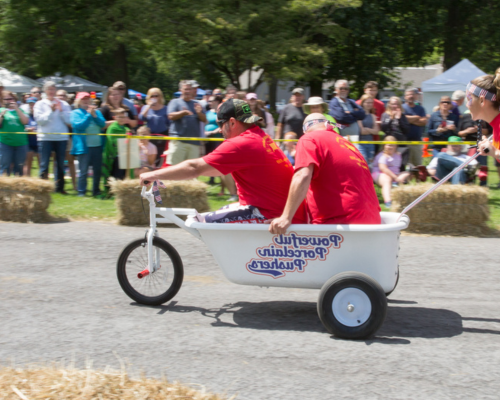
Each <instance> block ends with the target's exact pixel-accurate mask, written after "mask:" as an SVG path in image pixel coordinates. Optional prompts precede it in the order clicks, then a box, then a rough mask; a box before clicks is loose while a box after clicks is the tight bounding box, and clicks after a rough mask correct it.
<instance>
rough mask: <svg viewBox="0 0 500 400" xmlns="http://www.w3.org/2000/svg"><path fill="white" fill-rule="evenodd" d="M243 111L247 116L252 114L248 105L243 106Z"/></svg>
mask: <svg viewBox="0 0 500 400" xmlns="http://www.w3.org/2000/svg"><path fill="white" fill-rule="evenodd" d="M241 109H242V110H243V112H244V113H245V114H251V113H252V112H251V111H250V106H249V105H248V104H246V103H245V104H242V105H241Z"/></svg>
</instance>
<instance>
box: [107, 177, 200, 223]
mask: <svg viewBox="0 0 500 400" xmlns="http://www.w3.org/2000/svg"><path fill="white" fill-rule="evenodd" d="M139 182H140V181H139V179H134V180H125V181H118V180H114V181H110V185H111V190H112V192H113V193H114V194H115V197H116V207H117V209H118V223H119V224H120V225H148V224H149V205H148V202H147V201H146V200H145V199H142V198H141V195H140V194H141V188H140V186H139ZM163 183H164V184H165V186H166V189H163V188H161V189H160V193H161V198H162V202H163V204H162V205H161V207H169V208H174V207H175V208H194V209H196V210H197V211H198V212H200V213H201V212H205V211H208V210H209V206H208V198H207V187H208V186H207V185H206V184H205V183H203V182H200V181H198V180H196V179H192V180H188V181H164V182H163ZM141 200H142V202H143V205H144V210H145V211H146V212H145V213H144V211H143V208H142V205H141Z"/></svg>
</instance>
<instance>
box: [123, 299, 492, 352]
mask: <svg viewBox="0 0 500 400" xmlns="http://www.w3.org/2000/svg"><path fill="white" fill-rule="evenodd" d="M412 303H414V302H410V301H408V302H407V301H402V300H390V303H389V307H388V309H387V316H386V319H385V322H384V324H383V325H382V327H381V328H380V330H379V331H378V332H377V335H376V336H375V337H374V338H373V339H370V340H367V341H365V342H366V344H368V345H369V344H372V343H385V344H409V343H410V341H409V340H408V339H411V338H425V339H440V338H450V337H453V336H458V335H461V334H462V333H463V332H470V333H489V334H498V335H500V330H492V329H475V328H464V327H463V324H462V321H464V320H465V321H469V320H473V321H479V322H481V321H482V322H484V321H486V322H497V323H500V319H487V318H462V316H461V315H460V314H458V313H456V312H454V311H450V310H445V309H436V308H425V307H412V306H409V307H405V306H391V305H390V304H412ZM131 304H132V305H135V306H139V307H146V306H142V305H139V304H137V303H131ZM152 308H155V309H159V312H158V314H160V315H161V314H165V313H168V312H175V313H190V312H199V313H200V314H202V315H204V316H205V317H208V318H212V319H213V321H212V326H215V327H220V326H223V327H232V328H245V329H259V330H280V331H300V332H326V330H325V328H324V327H323V325H322V323H321V321H320V320H319V318H318V314H317V311H316V303H311V302H298V301H269V302H261V303H251V302H237V303H234V304H226V305H224V306H223V307H221V308H215V309H206V308H201V307H191V306H183V305H179V304H178V303H177V302H176V301H172V302H171V303H170V304H169V305H166V306H157V307H152Z"/></svg>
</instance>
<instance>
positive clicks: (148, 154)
mask: <svg viewBox="0 0 500 400" xmlns="http://www.w3.org/2000/svg"><path fill="white" fill-rule="evenodd" d="M137 135H139V136H151V130H150V129H149V128H148V127H147V126H141V127H140V128H139V129H138V130H137ZM139 153H140V157H141V167H140V168H136V169H135V170H134V175H135V177H136V178H139V175H141V174H142V173H143V172H149V171H152V170H153V169H154V167H155V161H156V155H157V154H158V149H157V148H156V146H155V145H154V144H153V143H151V142H150V141H149V140H148V139H140V140H139Z"/></svg>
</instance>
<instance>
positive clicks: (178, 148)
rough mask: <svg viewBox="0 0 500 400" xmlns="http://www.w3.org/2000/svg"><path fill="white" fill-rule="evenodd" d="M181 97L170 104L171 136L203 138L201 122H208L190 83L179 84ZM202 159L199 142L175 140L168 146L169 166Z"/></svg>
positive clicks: (182, 82)
mask: <svg viewBox="0 0 500 400" xmlns="http://www.w3.org/2000/svg"><path fill="white" fill-rule="evenodd" d="M179 89H180V91H181V97H180V98H178V99H173V100H171V101H170V103H169V104H168V118H169V119H170V120H171V121H173V122H172V125H171V127H170V135H171V136H175V137H180V138H181V137H188V138H190V137H201V135H202V132H200V122H207V117H206V116H205V113H204V112H203V107H202V106H201V104H200V103H198V102H196V101H194V100H193V97H192V92H193V90H192V86H191V83H189V81H181V82H180V83H179ZM199 157H200V142H199V141H181V140H173V141H172V142H171V143H170V144H169V146H168V152H167V164H169V165H176V164H179V163H181V162H182V161H185V160H190V159H194V158H199Z"/></svg>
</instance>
